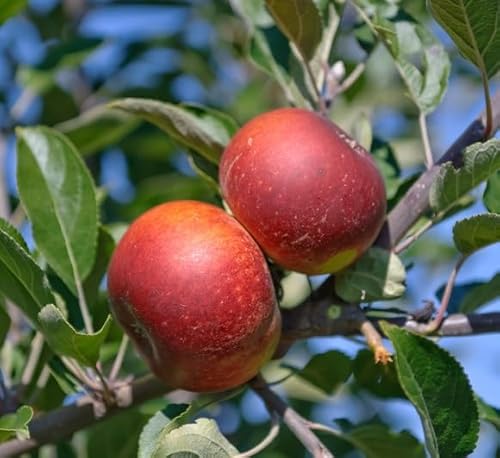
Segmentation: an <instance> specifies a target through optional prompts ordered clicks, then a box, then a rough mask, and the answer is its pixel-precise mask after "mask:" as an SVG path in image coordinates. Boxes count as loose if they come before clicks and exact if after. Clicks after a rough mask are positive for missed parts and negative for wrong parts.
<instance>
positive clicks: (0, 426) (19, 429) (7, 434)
mask: <svg viewBox="0 0 500 458" xmlns="http://www.w3.org/2000/svg"><path fill="white" fill-rule="evenodd" d="M32 418H33V409H32V408H31V407H29V406H21V407H19V409H17V411H16V412H15V413H9V414H7V415H4V416H2V417H0V442H5V441H6V440H8V439H10V438H11V437H17V438H18V439H29V437H30V432H29V429H28V423H29V422H30V421H31V419H32Z"/></svg>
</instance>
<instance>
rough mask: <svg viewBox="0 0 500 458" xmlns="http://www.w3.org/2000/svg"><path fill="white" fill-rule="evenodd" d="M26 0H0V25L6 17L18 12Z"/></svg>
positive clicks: (25, 3) (24, 6) (23, 6)
mask: <svg viewBox="0 0 500 458" xmlns="http://www.w3.org/2000/svg"><path fill="white" fill-rule="evenodd" d="M27 3H28V0H0V25H2V24H3V23H4V22H5V21H6V20H7V19H9V18H11V17H12V16H15V15H16V14H19V13H20V12H21V11H22V10H23V9H24V8H26V5H27Z"/></svg>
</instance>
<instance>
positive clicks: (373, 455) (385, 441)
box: [342, 356, 425, 458]
mask: <svg viewBox="0 0 500 458" xmlns="http://www.w3.org/2000/svg"><path fill="white" fill-rule="evenodd" d="M372 359H373V356H372ZM342 436H343V438H345V439H346V440H347V441H349V442H350V443H352V444H353V445H354V446H355V447H356V448H357V449H358V450H360V451H362V452H363V453H364V454H365V456H366V458H391V457H393V458H398V457H402V456H404V457H405V458H425V450H424V447H423V445H422V444H421V443H420V442H418V440H417V439H415V437H413V436H412V435H411V434H410V433H409V432H408V431H401V432H399V433H396V432H394V431H391V430H390V429H389V428H388V427H387V426H386V425H384V424H382V423H372V424H366V425H362V426H358V427H355V428H354V429H352V430H350V431H349V432H348V433H344V434H343V435H342Z"/></svg>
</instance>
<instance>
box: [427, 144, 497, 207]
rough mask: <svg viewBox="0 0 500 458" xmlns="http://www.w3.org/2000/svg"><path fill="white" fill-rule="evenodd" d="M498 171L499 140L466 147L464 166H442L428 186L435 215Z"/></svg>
mask: <svg viewBox="0 0 500 458" xmlns="http://www.w3.org/2000/svg"><path fill="white" fill-rule="evenodd" d="M498 169H500V140H497V139H491V140H488V141H487V142H485V143H475V144H473V145H471V146H468V147H467V148H466V149H465V150H464V153H463V165H462V166H461V167H460V168H458V169H456V168H455V167H454V166H453V164H452V163H451V162H447V163H446V164H444V165H443V166H442V167H441V169H440V170H439V174H438V176H437V177H436V179H435V181H434V182H433V183H432V185H431V189H430V193H429V201H430V204H431V207H432V208H433V210H434V211H436V212H438V211H439V212H445V211H447V210H448V209H450V208H451V207H452V205H453V204H454V203H455V202H456V201H457V200H458V199H459V198H460V197H461V196H463V195H464V194H466V193H468V192H469V191H471V190H472V189H474V188H475V187H476V186H477V185H478V184H480V183H481V182H482V181H484V180H486V179H487V178H488V177H489V176H490V175H492V174H493V173H495V172H496V171H497V170H498Z"/></svg>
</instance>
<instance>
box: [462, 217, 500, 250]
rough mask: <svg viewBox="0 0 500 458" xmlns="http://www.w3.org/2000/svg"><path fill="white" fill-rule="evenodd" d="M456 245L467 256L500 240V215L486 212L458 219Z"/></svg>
mask: <svg viewBox="0 0 500 458" xmlns="http://www.w3.org/2000/svg"><path fill="white" fill-rule="evenodd" d="M453 240H454V242H455V245H456V247H457V248H458V249H459V250H460V251H461V252H462V253H463V254H464V255H466V256H469V255H471V254H472V253H474V252H475V251H477V250H480V249H481V248H484V247H485V246H488V245H491V244H493V243H497V242H499V241H500V215H499V214H497V213H484V214H482V215H476V216H472V217H471V218H466V219H463V220H461V221H458V222H457V223H456V224H455V226H453Z"/></svg>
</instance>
